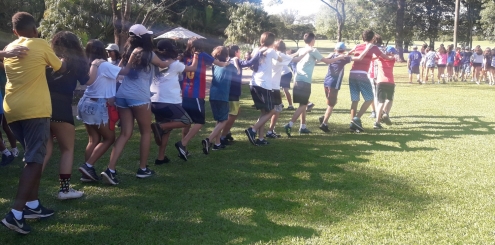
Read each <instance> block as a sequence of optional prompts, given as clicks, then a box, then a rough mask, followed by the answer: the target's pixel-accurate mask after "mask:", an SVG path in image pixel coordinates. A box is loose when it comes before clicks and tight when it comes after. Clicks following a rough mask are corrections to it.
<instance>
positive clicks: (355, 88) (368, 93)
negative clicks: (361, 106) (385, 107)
mask: <svg viewBox="0 0 495 245" xmlns="http://www.w3.org/2000/svg"><path fill="white" fill-rule="evenodd" d="M349 90H350V92H351V101H359V99H360V96H359V94H362V95H363V98H364V101H371V100H373V99H374V96H373V88H372V87H371V83H370V80H369V79H368V76H367V74H364V73H351V74H350V75H349Z"/></svg>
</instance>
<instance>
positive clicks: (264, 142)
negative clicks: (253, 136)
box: [256, 139, 270, 146]
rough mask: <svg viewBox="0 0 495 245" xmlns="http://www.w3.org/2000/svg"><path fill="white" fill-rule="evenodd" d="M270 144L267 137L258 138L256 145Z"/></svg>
mask: <svg viewBox="0 0 495 245" xmlns="http://www.w3.org/2000/svg"><path fill="white" fill-rule="evenodd" d="M269 144H270V142H268V141H266V140H265V139H263V140H260V139H257V140H256V145H260V146H263V145H269Z"/></svg>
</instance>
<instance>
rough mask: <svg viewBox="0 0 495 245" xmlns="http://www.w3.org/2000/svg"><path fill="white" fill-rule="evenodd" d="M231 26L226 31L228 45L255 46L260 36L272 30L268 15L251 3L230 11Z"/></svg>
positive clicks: (239, 5) (240, 5)
mask: <svg viewBox="0 0 495 245" xmlns="http://www.w3.org/2000/svg"><path fill="white" fill-rule="evenodd" d="M229 20H230V24H229V25H228V26H227V28H226V29H225V35H227V37H228V38H227V40H226V41H225V42H226V43H248V44H255V43H257V41H258V40H259V38H260V35H261V34H262V33H263V32H264V31H266V30H269V29H270V26H271V25H270V22H269V17H268V13H267V12H265V11H264V10H263V8H262V7H261V6H257V5H254V4H251V3H242V4H238V5H237V6H236V7H232V8H231V9H230V17H229Z"/></svg>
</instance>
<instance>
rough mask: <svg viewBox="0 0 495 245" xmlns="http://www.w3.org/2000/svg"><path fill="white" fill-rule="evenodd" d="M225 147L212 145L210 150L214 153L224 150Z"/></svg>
mask: <svg viewBox="0 0 495 245" xmlns="http://www.w3.org/2000/svg"><path fill="white" fill-rule="evenodd" d="M225 147H226V146H225V145H224V144H220V145H213V147H212V150H214V151H218V150H223V149H225Z"/></svg>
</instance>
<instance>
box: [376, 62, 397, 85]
mask: <svg viewBox="0 0 495 245" xmlns="http://www.w3.org/2000/svg"><path fill="white" fill-rule="evenodd" d="M377 63H378V78H377V79H376V81H377V82H379V83H394V64H395V59H392V60H386V59H383V58H381V57H380V58H378V60H377Z"/></svg>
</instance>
